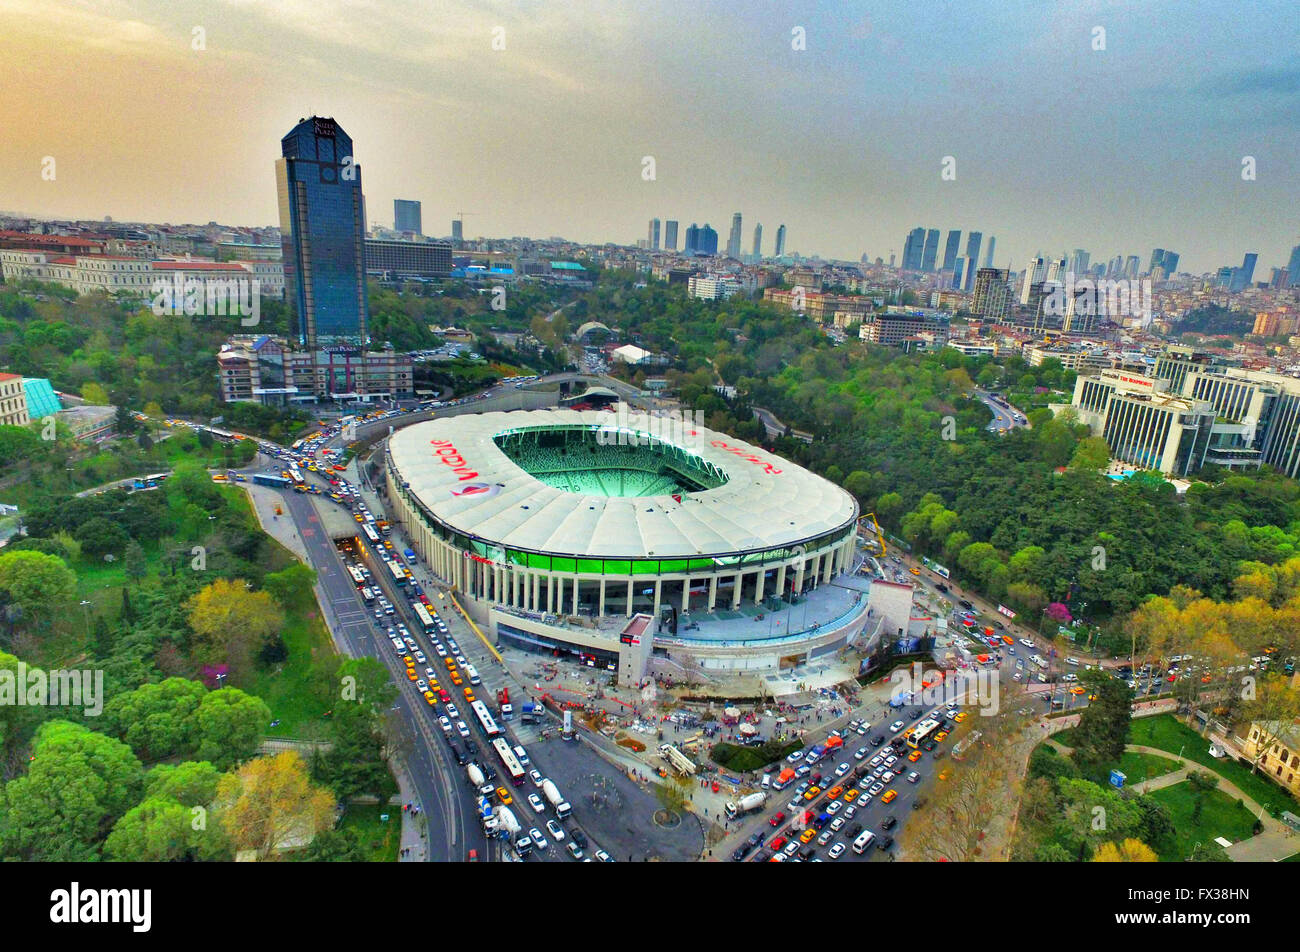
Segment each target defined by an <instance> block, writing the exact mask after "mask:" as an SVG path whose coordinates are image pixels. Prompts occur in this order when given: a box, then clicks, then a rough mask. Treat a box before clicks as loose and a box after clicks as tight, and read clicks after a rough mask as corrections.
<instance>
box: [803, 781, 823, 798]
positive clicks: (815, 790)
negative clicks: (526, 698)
mask: <svg viewBox="0 0 1300 952" xmlns="http://www.w3.org/2000/svg"><path fill="white" fill-rule="evenodd" d="M821 792H822V788H821V787H819V786H817V785H816V784H814V785H813V786H811V787H809V788H808V789H807V790H806V791H805V792H804V795H803V798H804V799H805V800H808V801H812V800H816V799H817V795H818V794H820V793H821Z"/></svg>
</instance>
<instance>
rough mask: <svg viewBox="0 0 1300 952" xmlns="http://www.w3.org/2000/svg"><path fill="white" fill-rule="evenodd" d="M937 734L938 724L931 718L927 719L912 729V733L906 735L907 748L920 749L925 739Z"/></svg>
mask: <svg viewBox="0 0 1300 952" xmlns="http://www.w3.org/2000/svg"><path fill="white" fill-rule="evenodd" d="M938 732H939V722H938V721H936V720H935V719H934V718H933V717H927V718H926V719H925V720H923V721H922V722H921V723H919V724H917V725H916V726H915V727H914V728H912V732H911V733H910V734H908V735H907V746H908V747H911V748H913V749H915V748H917V747H920V746H921V745H922V744H924V743H925V741H926V738H928V737H930V736H932V735H934V734H936V733H938Z"/></svg>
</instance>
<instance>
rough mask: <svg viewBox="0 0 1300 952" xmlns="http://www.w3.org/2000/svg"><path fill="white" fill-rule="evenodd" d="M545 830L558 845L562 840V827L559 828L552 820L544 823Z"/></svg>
mask: <svg viewBox="0 0 1300 952" xmlns="http://www.w3.org/2000/svg"><path fill="white" fill-rule="evenodd" d="M546 829H547V831H548V832H549V833H550V834H551V836H553V837H555V842H557V843H559V842H562V841H563V840H564V827H562V826H560V824H558V823H556V822H555V821H554V820H547V821H546Z"/></svg>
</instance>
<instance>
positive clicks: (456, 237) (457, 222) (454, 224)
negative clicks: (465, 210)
mask: <svg viewBox="0 0 1300 952" xmlns="http://www.w3.org/2000/svg"><path fill="white" fill-rule="evenodd" d="M464 243H465V220H464V219H463V218H453V219H452V220H451V246H452V247H453V248H459V247H460V246H461V245H463V244H464Z"/></svg>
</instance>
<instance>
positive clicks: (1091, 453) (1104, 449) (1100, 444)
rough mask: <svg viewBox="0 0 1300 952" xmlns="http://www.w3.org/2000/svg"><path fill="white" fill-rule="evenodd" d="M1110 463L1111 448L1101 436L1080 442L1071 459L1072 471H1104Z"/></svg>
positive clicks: (1090, 437)
mask: <svg viewBox="0 0 1300 952" xmlns="http://www.w3.org/2000/svg"><path fill="white" fill-rule="evenodd" d="M1109 462H1110V446H1109V445H1107V443H1106V441H1105V440H1104V439H1102V438H1101V437H1100V436H1089V437H1085V438H1084V439H1082V440H1080V441H1079V445H1078V446H1076V447H1075V448H1074V456H1073V457H1071V459H1070V468H1071V469H1088V470H1093V471H1097V470H1103V469H1105V468H1106V465H1107V464H1108V463H1109Z"/></svg>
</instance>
